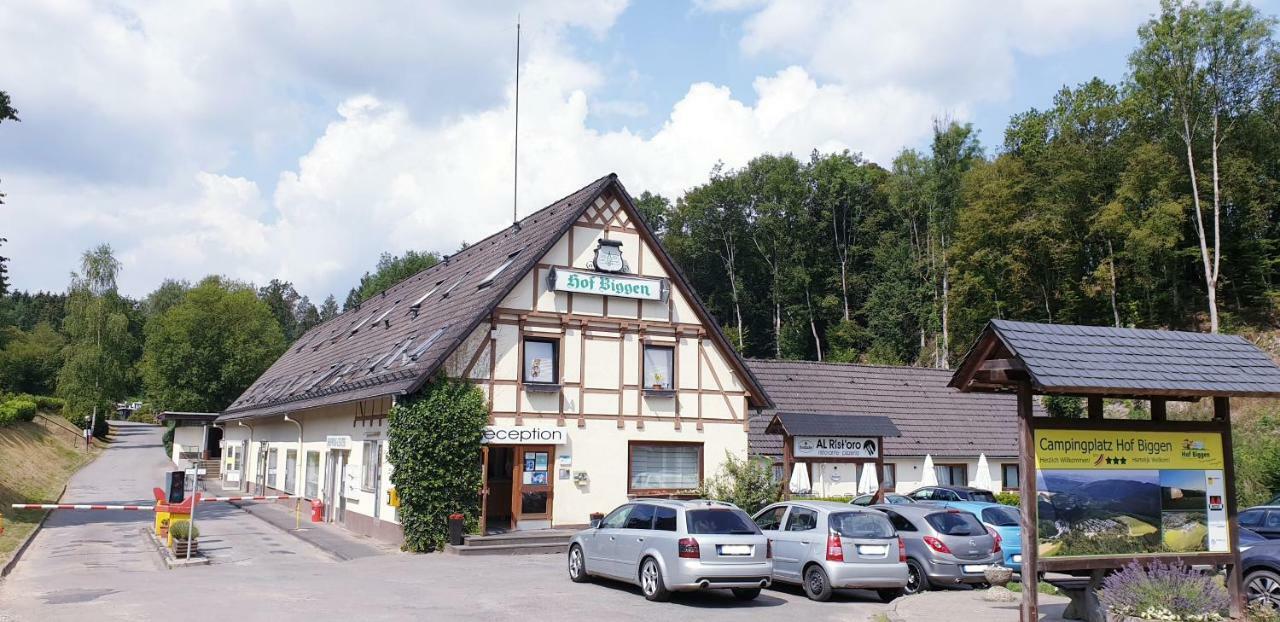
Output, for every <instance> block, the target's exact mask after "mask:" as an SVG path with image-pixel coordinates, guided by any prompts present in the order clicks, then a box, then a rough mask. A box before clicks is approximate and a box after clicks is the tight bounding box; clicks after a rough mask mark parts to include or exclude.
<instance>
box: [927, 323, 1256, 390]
mask: <svg viewBox="0 0 1280 622" xmlns="http://www.w3.org/2000/svg"><path fill="white" fill-rule="evenodd" d="M1002 357H1011V358H1013V359H1015V360H1016V361H1018V362H1020V363H1021V366H1022V367H1023V370H1024V371H1025V373H1026V374H1027V375H1029V377H1030V380H1031V385H1032V388H1033V389H1034V390H1036V391H1037V392H1042V393H1062V394H1076V395H1089V394H1093V395H1133V396H1184V397H1191V396H1221V397H1232V396H1255V397H1280V367H1277V366H1276V364H1275V362H1273V361H1272V360H1271V358H1270V357H1269V356H1267V354H1266V353H1265V352H1263V351H1262V350H1261V349H1259V348H1258V347H1257V346H1255V345H1253V344H1252V343H1250V342H1249V341H1248V340H1246V339H1245V338H1244V337H1240V336H1238V335H1215V334H1208V333H1191V332H1181V331H1171V330H1146V329H1135V328H1112V327H1105V326H1072V325H1063V324H1038V323H1033V322H1013V321H1009V320H992V321H991V323H990V324H988V325H987V327H986V329H985V330H984V331H983V332H982V335H981V336H980V337H979V338H978V342H977V343H976V344H975V345H974V347H973V349H971V350H970V352H969V354H968V355H967V356H966V358H965V361H964V362H963V363H962V364H961V366H960V368H959V369H958V370H957V371H956V373H955V377H954V378H953V379H952V380H951V382H950V384H951V386H954V387H959V388H962V389H964V390H1001V389H1003V388H1005V387H992V386H983V385H982V384H981V383H978V384H977V385H975V384H974V376H975V375H976V374H977V372H978V371H979V370H980V367H981V365H982V363H983V361H985V360H988V359H992V358H1002Z"/></svg>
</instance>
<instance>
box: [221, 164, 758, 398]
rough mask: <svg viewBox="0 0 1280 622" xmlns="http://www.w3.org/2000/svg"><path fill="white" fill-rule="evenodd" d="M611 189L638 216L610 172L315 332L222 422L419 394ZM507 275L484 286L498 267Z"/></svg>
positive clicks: (725, 345)
mask: <svg viewBox="0 0 1280 622" xmlns="http://www.w3.org/2000/svg"><path fill="white" fill-rule="evenodd" d="M610 189H613V190H614V191H615V192H616V194H617V195H618V196H619V197H620V199H621V200H623V201H624V202H626V203H627V205H628V207H629V208H630V209H631V211H632V213H637V210H636V209H635V206H634V204H632V202H631V197H630V195H628V194H627V192H626V189H624V188H623V187H622V184H621V183H619V182H618V180H617V176H616V175H613V174H609V175H606V176H604V177H601V178H600V179H597V180H595V181H593V182H591V183H590V184H587V185H586V186H584V187H583V188H581V189H580V190H578V191H576V192H574V193H572V194H570V195H568V196H566V197H564V198H562V199H560V200H559V201H556V202H555V203H552V204H551V205H549V206H547V207H545V208H543V209H541V210H539V211H537V212H534V213H533V214H531V215H529V216H528V217H526V218H525V219H523V220H521V221H520V222H519V223H518V225H515V226H512V227H508V228H506V229H503V230H502V231H500V232H498V233H495V234H494V235H492V236H490V237H488V238H486V239H484V240H481V241H480V242H477V243H475V244H473V245H471V246H468V247H467V248H465V249H463V250H461V251H459V252H458V253H457V254H455V255H452V256H450V257H448V259H447V261H443V262H441V263H439V264H437V265H435V266H432V267H430V268H427V269H426V270H423V271H422V272H419V273H418V274H416V275H414V276H412V277H409V278H408V279H405V280H404V281H401V282H400V283H397V284H395V285H393V286H391V287H390V288H388V289H387V290H386V291H384V292H382V293H381V294H379V295H376V296H374V297H373V298H370V299H369V300H366V301H364V302H363V303H362V304H361V305H360V306H359V307H358V308H356V309H353V310H350V311H347V312H345V313H343V314H341V315H339V316H337V317H335V318H333V319H332V320H329V321H328V322H325V323H323V324H321V325H319V326H316V327H315V328H313V329H311V330H310V331H307V333H306V334H305V335H303V336H302V337H300V338H299V339H298V340H297V341H296V342H294V343H293V344H291V345H290V346H289V349H288V350H287V351H285V353H284V354H282V355H281V356H280V358H279V359H278V360H276V362H275V363H274V364H272V365H271V367H270V368H268V369H267V371H265V372H263V374H262V375H261V376H260V377H259V378H258V379H257V380H256V381H255V382H254V383H253V384H252V385H251V386H250V387H249V388H248V389H246V390H245V392H244V393H243V394H241V395H240V397H238V398H236V400H235V401H234V402H232V403H231V404H230V405H229V406H228V407H227V409H226V410H225V411H223V415H222V417H220V420H232V419H248V418H256V417H265V416H270V415H277V414H281V413H285V412H291V411H297V410H302V409H306V408H314V407H317V406H325V405H329V404H338V403H344V402H352V401H357V400H362V399H367V398H371V397H377V396H384V395H399V394H405V393H412V392H414V391H417V390H418V389H419V388H421V386H422V385H423V384H425V383H426V382H427V380H428V379H429V378H431V376H432V375H433V374H434V373H435V371H436V370H437V369H438V368H439V367H440V365H441V364H443V363H444V361H445V360H446V359H447V358H448V357H449V355H450V354H452V353H453V351H454V350H455V349H457V347H458V346H459V345H461V343H462V341H463V340H464V339H466V338H467V336H468V335H470V334H471V333H472V331H474V330H475V328H476V327H477V326H478V325H479V324H480V322H482V321H484V319H485V318H487V317H488V316H489V314H490V313H492V311H493V309H494V308H495V307H496V306H497V305H498V304H499V303H500V302H501V301H502V300H503V299H504V298H506V296H507V295H508V294H509V293H510V292H511V290H512V289H513V288H514V287H515V286H516V284H518V283H519V282H520V280H521V279H522V278H524V277H525V275H527V274H528V273H529V271H530V270H532V269H533V267H534V265H535V264H536V263H537V262H538V260H539V259H541V258H542V257H543V256H544V255H546V254H547V252H549V251H550V250H551V247H552V246H553V245H554V244H555V243H556V241H557V240H559V239H560V238H561V237H562V236H563V235H564V234H565V233H566V232H567V231H568V230H569V228H570V227H572V226H573V223H574V222H575V221H576V220H577V219H578V217H579V216H581V214H582V212H583V211H584V210H585V209H586V208H587V206H589V205H591V204H592V203H594V202H595V200H596V199H597V198H599V197H600V196H601V195H603V194H604V193H605V192H606V191H607V190H610ZM635 222H636V226H637V227H639V228H640V233H641V235H642V237H643V238H644V239H645V240H646V241H647V242H649V243H650V244H651V245H652V246H653V248H654V250H655V254H656V255H657V256H658V258H659V260H660V261H661V262H662V263H663V264H664V265H666V266H667V267H668V271H669V272H670V273H671V278H672V280H673V282H674V283H676V284H678V285H679V286H680V288H681V290H682V291H683V292H684V293H685V294H686V296H688V297H689V298H690V300H691V303H692V304H693V306H694V308H695V310H696V311H697V313H698V314H699V316H700V317H701V318H702V320H703V322H704V323H705V324H706V325H707V326H708V329H707V330H708V332H709V334H710V335H711V336H712V338H713V339H714V340H716V342H717V343H718V344H720V346H721V348H722V350H723V351H724V352H725V353H726V356H727V357H728V358H729V359H730V361H729V362H730V364H731V365H732V366H733V367H734V368H735V369H736V370H739V371H740V372H741V373H742V378H743V381H744V384H745V385H746V386H747V388H748V391H750V392H751V394H752V396H753V400H755V401H756V402H757V403H758V404H766V403H767V399H768V398H767V397H766V396H765V394H764V391H763V389H761V388H760V386H759V384H758V383H756V382H755V380H754V378H753V377H752V376H751V373H750V370H748V369H747V368H746V365H745V364H744V363H743V362H742V360H741V359H740V358H738V356H737V355H736V353H735V352H734V350H733V348H732V347H730V346H729V342H728V340H727V339H725V337H724V335H723V334H722V333H721V332H720V329H719V326H718V325H717V324H716V322H715V321H714V320H713V319H712V318H711V315H710V313H709V312H708V311H707V310H706V308H705V307H703V306H702V303H701V302H700V301H698V299H697V296H696V295H695V294H694V293H693V291H692V289H691V288H690V287H689V286H688V283H687V281H685V279H684V277H683V274H682V273H681V272H680V271H679V269H678V268H677V267H676V266H675V265H674V263H673V262H671V259H670V257H669V256H668V255H667V254H666V252H665V250H664V249H663V248H662V247H661V244H659V243H658V242H657V239H656V237H655V236H654V235H653V232H652V231H651V230H650V229H649V228H648V226H647V225H646V224H645V223H644V221H643V219H642V218H637V219H635ZM506 262H510V263H509V264H508V265H507V266H506V268H505V269H503V270H501V271H500V272H498V273H497V274H496V275H494V276H493V279H492V281H485V279H486V277H488V276H490V274H492V273H493V272H494V270H495V269H497V268H498V267H499V266H502V265H503V264H504V263H506Z"/></svg>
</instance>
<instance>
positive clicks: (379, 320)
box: [369, 300, 400, 328]
mask: <svg viewBox="0 0 1280 622" xmlns="http://www.w3.org/2000/svg"><path fill="white" fill-rule="evenodd" d="M399 303H400V301H399V300H397V301H396V304H399ZM395 308H396V305H395V304H393V305H391V306H390V307H387V310H386V311H383V312H382V315H379V316H378V317H376V318H374V319H373V324H370V325H369V328H373V327H374V326H377V325H379V324H381V323H382V321H383V320H385V319H387V316H388V315H391V311H392V310H393V309H395Z"/></svg>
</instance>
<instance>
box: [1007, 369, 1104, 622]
mask: <svg viewBox="0 0 1280 622" xmlns="http://www.w3.org/2000/svg"><path fill="white" fill-rule="evenodd" d="M1031 400H1032V398H1031V383H1029V382H1027V381H1026V380H1023V381H1022V382H1019V383H1018V460H1019V465H1018V469H1019V473H1018V479H1019V482H1018V484H1019V496H1020V497H1021V500H1020V501H1019V503H1018V505H1019V510H1020V516H1021V522H1022V573H1021V574H1022V609H1021V613H1022V615H1021V619H1022V622H1037V621H1038V620H1039V619H1040V592H1039V588H1040V586H1039V585H1037V580H1038V579H1039V577H1040V565H1039V559H1040V556H1039V550H1038V547H1039V537H1038V535H1037V531H1036V502H1037V498H1036V458H1035V455H1036V453H1035V452H1036V445H1035V435H1034V430H1033V427H1032V423H1033V422H1032V421H1031V417H1032V409H1031ZM1090 403H1091V404H1092V398H1091V399H1090ZM1099 403H1100V401H1099ZM1091 410H1092V409H1091ZM1028 583H1030V584H1031V585H1027V584H1028Z"/></svg>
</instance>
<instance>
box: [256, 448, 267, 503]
mask: <svg viewBox="0 0 1280 622" xmlns="http://www.w3.org/2000/svg"><path fill="white" fill-rule="evenodd" d="M257 475H258V480H257V481H258V491H257V493H258V494H260V495H264V494H267V493H266V490H267V444H266V443H262V444H260V445H258V472H257Z"/></svg>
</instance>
